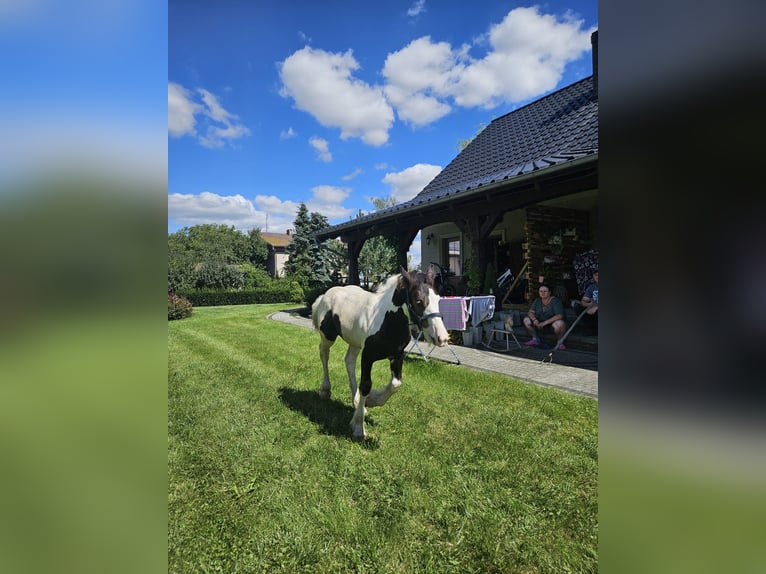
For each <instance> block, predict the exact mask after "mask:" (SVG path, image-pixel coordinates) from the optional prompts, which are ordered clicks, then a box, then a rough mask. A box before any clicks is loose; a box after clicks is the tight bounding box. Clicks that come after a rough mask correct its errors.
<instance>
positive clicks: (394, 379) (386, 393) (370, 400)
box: [367, 353, 404, 407]
mask: <svg viewBox="0 0 766 574" xmlns="http://www.w3.org/2000/svg"><path fill="white" fill-rule="evenodd" d="M403 363H404V353H401V354H400V355H399V356H397V357H394V358H393V359H391V381H390V382H389V383H388V384H387V385H386V386H385V387H383V389H382V390H380V391H370V396H369V397H367V406H368V407H381V406H383V405H384V404H386V401H387V400H388V399H389V397H390V396H391V395H393V394H394V393H395V392H396V391H398V390H399V387H401V386H402V365H403Z"/></svg>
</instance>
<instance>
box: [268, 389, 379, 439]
mask: <svg viewBox="0 0 766 574" xmlns="http://www.w3.org/2000/svg"><path fill="white" fill-rule="evenodd" d="M279 400H280V401H282V403H283V404H284V405H285V406H286V407H287V408H289V409H291V410H293V411H295V412H298V413H302V414H303V415H304V416H306V418H308V419H309V420H310V421H311V422H312V423H314V424H316V425H317V426H318V427H319V431H320V432H321V433H322V434H326V435H331V436H337V437H342V438H347V439H350V440H353V437H352V436H351V426H350V423H351V417H352V416H354V409H353V407H352V406H351V405H350V404H346V403H343V402H341V401H339V400H336V399H332V398H331V399H328V400H326V399H323V398H321V397H320V396H319V394H318V393H317V392H316V391H301V390H297V389H291V388H289V387H281V388H280V389H279ZM365 424H366V425H367V426H368V427H370V426H373V427H374V426H375V420H374V419H372V418H370V416H369V415H367V416H366V417H365ZM360 442H361V444H362V445H363V446H364V447H365V448H373V449H374V448H377V439H375V438H371V437H370V436H368V437H367V438H365V440H364V441H360Z"/></svg>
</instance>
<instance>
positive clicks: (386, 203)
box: [357, 196, 398, 287]
mask: <svg viewBox="0 0 766 574" xmlns="http://www.w3.org/2000/svg"><path fill="white" fill-rule="evenodd" d="M372 204H373V205H374V206H375V209H376V210H378V211H380V210H381V209H386V208H387V207H392V206H394V205H396V200H395V199H394V198H393V197H390V196H389V197H373V198H372ZM362 215H363V214H362V212H361V211H360V212H359V214H358V215H357V217H361V216H362ZM397 242H398V240H397V239H396V238H394V237H389V236H386V235H376V236H375V237H370V238H369V239H367V241H365V242H364V245H363V246H362V250H361V251H360V253H359V273H360V274H361V275H362V277H364V284H365V286H366V287H369V286H370V283H375V282H377V281H379V280H380V279H382V278H383V277H386V276H388V275H389V274H391V273H393V272H394V271H396V247H397Z"/></svg>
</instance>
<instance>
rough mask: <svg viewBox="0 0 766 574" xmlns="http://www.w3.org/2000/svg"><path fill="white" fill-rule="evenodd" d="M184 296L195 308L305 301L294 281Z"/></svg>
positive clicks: (211, 290) (188, 292) (195, 292)
mask: <svg viewBox="0 0 766 574" xmlns="http://www.w3.org/2000/svg"><path fill="white" fill-rule="evenodd" d="M183 296H184V297H186V298H187V299H189V301H191V302H192V304H194V306H195V307H211V306H215V305H252V304H255V303H292V302H300V301H302V300H303V289H302V288H301V286H300V285H298V284H297V283H295V282H294V281H274V282H273V283H272V284H271V285H269V286H267V287H259V288H256V289H242V290H240V291H231V290H224V289H198V290H195V291H185V292H184V293H183Z"/></svg>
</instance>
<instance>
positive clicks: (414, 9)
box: [407, 0, 426, 17]
mask: <svg viewBox="0 0 766 574" xmlns="http://www.w3.org/2000/svg"><path fill="white" fill-rule="evenodd" d="M425 11H426V0H415V3H414V4H413V5H412V6H410V7H409V9H408V10H407V16H410V17H414V16H417V15H418V14H420V13H421V12H425Z"/></svg>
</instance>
